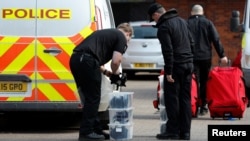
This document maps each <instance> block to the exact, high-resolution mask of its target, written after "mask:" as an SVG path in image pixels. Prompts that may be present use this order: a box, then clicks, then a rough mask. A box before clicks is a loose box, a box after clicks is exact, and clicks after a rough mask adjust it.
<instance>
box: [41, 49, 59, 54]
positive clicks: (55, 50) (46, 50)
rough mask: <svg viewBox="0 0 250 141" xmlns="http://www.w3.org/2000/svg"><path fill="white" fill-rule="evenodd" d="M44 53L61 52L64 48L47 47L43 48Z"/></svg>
mask: <svg viewBox="0 0 250 141" xmlns="http://www.w3.org/2000/svg"><path fill="white" fill-rule="evenodd" d="M43 52H44V53H61V52H62V50H60V49H45V50H43Z"/></svg>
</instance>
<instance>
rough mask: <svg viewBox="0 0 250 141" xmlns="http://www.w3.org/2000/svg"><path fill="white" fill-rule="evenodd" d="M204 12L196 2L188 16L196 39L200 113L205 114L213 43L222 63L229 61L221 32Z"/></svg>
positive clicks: (195, 56)
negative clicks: (222, 42) (221, 38)
mask: <svg viewBox="0 0 250 141" xmlns="http://www.w3.org/2000/svg"><path fill="white" fill-rule="evenodd" d="M203 14H204V12H203V8H202V6H201V5H198V4H196V5H194V6H193V7H192V11H191V16H190V17H189V18H188V25H189V29H190V31H191V33H192V35H193V38H194V40H195V47H194V73H195V75H196V78H197V81H198V83H199V85H198V86H199V87H198V90H199V96H200V99H201V104H200V111H199V114H200V115H205V114H206V113H207V112H208V108H207V101H206V84H207V79H208V74H209V71H210V69H211V66H212V44H213V45H214V47H215V50H216V52H217V54H218V56H219V58H220V61H221V63H227V61H228V59H227V57H226V56H225V54H224V49H223V46H222V44H221V42H220V37H219V33H218V32H217V30H216V28H215V26H214V24H213V22H212V21H210V20H208V19H207V18H206V17H205V16H204V15H203Z"/></svg>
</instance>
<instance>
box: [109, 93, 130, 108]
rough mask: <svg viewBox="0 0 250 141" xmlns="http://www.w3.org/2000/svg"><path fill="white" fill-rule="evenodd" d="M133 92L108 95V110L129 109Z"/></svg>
mask: <svg viewBox="0 0 250 141" xmlns="http://www.w3.org/2000/svg"><path fill="white" fill-rule="evenodd" d="M133 94H134V93H133V92H112V93H110V95H109V96H110V102H109V108H130V107H132V102H133Z"/></svg>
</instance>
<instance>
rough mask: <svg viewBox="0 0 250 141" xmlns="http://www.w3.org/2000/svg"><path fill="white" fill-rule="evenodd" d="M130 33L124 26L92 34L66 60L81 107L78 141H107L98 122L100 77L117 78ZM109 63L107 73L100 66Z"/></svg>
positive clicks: (123, 24)
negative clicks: (109, 68)
mask: <svg viewBox="0 0 250 141" xmlns="http://www.w3.org/2000/svg"><path fill="white" fill-rule="evenodd" d="M132 33H133V29H132V27H131V26H130V25H129V24H128V23H122V24H120V25H118V27H117V29H103V30H97V31H95V32H93V33H92V34H91V35H90V36H88V37H87V38H86V39H85V40H84V41H83V42H82V43H80V44H79V45H78V46H77V47H76V48H75V49H74V50H73V54H72V56H71V58H70V69H71V72H72V74H73V76H74V79H75V82H76V85H77V88H78V92H79V95H80V98H81V102H82V103H83V105H84V106H83V109H82V122H81V125H80V131H79V141H83V140H88V139H93V140H103V139H104V138H105V139H109V134H107V133H104V132H103V130H102V127H101V125H100V121H99V118H98V107H99V104H100V99H101V73H103V74H104V75H107V76H111V75H112V74H113V75H119V73H120V72H119V66H120V64H121V61H122V55H123V53H124V52H125V51H126V49H127V43H128V41H129V40H130V38H131V35H132ZM110 60H111V70H112V72H111V71H107V70H105V68H104V64H106V63H107V62H108V61H110Z"/></svg>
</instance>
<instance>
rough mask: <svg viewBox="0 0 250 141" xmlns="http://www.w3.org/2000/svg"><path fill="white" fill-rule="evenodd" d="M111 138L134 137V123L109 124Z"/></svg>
mask: <svg viewBox="0 0 250 141" xmlns="http://www.w3.org/2000/svg"><path fill="white" fill-rule="evenodd" d="M109 134H110V140H113V141H127V140H131V139H132V138H133V125H132V124H109Z"/></svg>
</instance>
